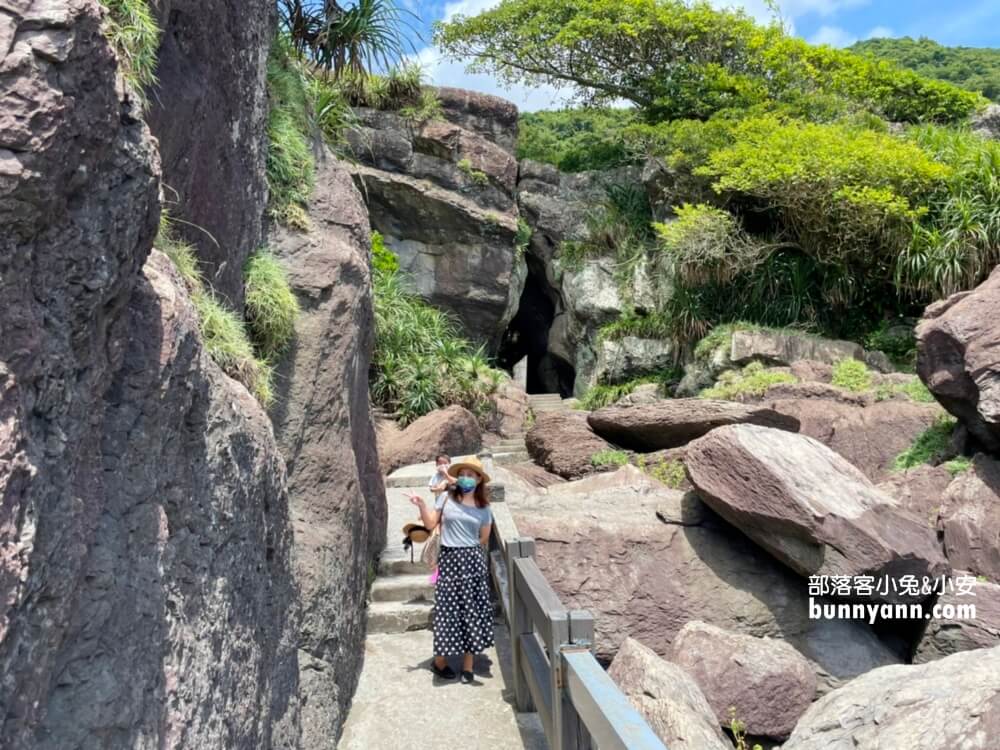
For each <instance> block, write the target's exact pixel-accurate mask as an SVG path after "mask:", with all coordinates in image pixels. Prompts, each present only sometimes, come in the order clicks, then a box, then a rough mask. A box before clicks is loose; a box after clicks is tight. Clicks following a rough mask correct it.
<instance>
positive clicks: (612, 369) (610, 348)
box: [593, 336, 677, 383]
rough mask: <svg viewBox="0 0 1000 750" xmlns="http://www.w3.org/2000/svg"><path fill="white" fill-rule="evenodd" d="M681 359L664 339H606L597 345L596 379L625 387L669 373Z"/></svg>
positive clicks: (594, 375)
mask: <svg viewBox="0 0 1000 750" xmlns="http://www.w3.org/2000/svg"><path fill="white" fill-rule="evenodd" d="M676 357H677V354H676V351H675V349H674V346H673V344H672V343H671V342H669V341H664V340H663V339H648V338H640V337H638V336H624V337H622V338H621V339H604V340H602V341H601V342H599V343H598V345H597V362H596V364H595V366H594V373H593V377H594V379H595V380H596V381H597V382H600V383H622V382H625V381H627V380H635V379H636V378H638V377H641V376H643V375H649V374H651V373H655V372H660V371H663V370H667V369H669V368H670V367H671V366H672V365H673V364H674V362H675V360H676Z"/></svg>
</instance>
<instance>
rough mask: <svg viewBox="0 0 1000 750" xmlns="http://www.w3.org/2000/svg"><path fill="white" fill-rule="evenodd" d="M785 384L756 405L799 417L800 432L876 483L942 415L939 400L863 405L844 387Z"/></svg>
mask: <svg viewBox="0 0 1000 750" xmlns="http://www.w3.org/2000/svg"><path fill="white" fill-rule="evenodd" d="M805 385H808V386H813V385H815V384H811V383H810V384H805ZM785 388H788V387H787V386H779V387H777V388H772V389H770V390H769V391H768V392H767V394H766V395H765V397H764V399H763V400H761V402H760V404H759V405H761V406H766V407H768V408H770V409H773V410H774V411H776V412H778V413H780V414H784V415H785V416H788V417H791V418H793V419H796V420H798V422H799V433H800V434H802V435H808V436H809V437H811V438H815V439H816V440H818V441H819V442H821V443H823V445H825V446H827V447H828V448H832V449H833V450H834V451H836V452H837V453H839V454H840V455H841V456H843V457H844V458H846V459H847V460H848V461H850V463H851V464H852V465H853V466H854V467H855V468H857V469H860V470H861V472H862V473H863V474H864V475H865V476H867V477H868V478H869V479H871V480H872V481H875V482H881V481H883V480H885V479H888V478H889V477H890V476H891V475H892V469H893V464H894V463H895V461H896V457H897V456H898V455H899V454H900V453H902V452H903V451H905V450H907V449H908V448H909V447H910V446H911V445H912V444H913V441H914V440H916V439H917V437H919V436H920V434H921V433H922V432H924V430H926V429H927V428H928V427H930V426H931V425H933V424H934V422H935V421H936V420H937V419H938V418H939V417H940V416H942V414H943V412H942V410H941V408H940V407H939V406H938V405H937V404H922V403H914V402H910V401H897V400H891V401H879V402H876V403H873V404H868V405H865V404H864V403H863V402H861V403H857V402H855V401H854V400H853V399H851V398H850V396H849V395H847V392H842V393H843V394H845V395H844V396H842V397H833V398H802V395H803V393H802V389H801V388H799V389H792V388H789V390H785ZM788 396H792V397H791V398H789V397H788Z"/></svg>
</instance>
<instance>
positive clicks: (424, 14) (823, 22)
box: [399, 0, 1000, 110]
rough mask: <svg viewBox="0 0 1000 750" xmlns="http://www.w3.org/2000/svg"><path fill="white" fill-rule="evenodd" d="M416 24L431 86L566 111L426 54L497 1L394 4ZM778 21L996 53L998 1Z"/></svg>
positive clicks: (797, 10)
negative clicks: (437, 26)
mask: <svg viewBox="0 0 1000 750" xmlns="http://www.w3.org/2000/svg"><path fill="white" fill-rule="evenodd" d="M399 2H400V4H401V5H403V6H404V7H408V8H409V9H410V10H412V11H413V12H414V13H415V14H417V15H418V16H419V17H420V19H421V20H420V23H419V24H417V26H418V27H419V29H420V31H421V34H422V35H423V37H424V39H425V41H424V42H423V43H421V42H420V41H415V45H416V47H417V49H418V50H419V52H418V58H419V60H420V62H421V64H422V65H423V66H424V68H425V70H426V72H427V75H428V77H429V78H430V80H431V82H433V83H435V84H438V85H441V86H459V87H461V88H471V89H475V90H478V91H485V92H488V93H493V94H499V95H500V96H504V97H506V98H508V99H511V100H512V101H513V102H514V103H515V104H517V105H518V106H519V107H520V108H521V109H524V110H535V109H545V108H549V107H556V106H559V105H560V104H562V103H565V101H566V100H567V97H568V93H567V92H560V91H557V90H554V89H530V90H529V89H522V88H514V89H504V88H502V87H501V86H500V85H499V84H498V83H497V82H496V81H495V80H493V79H492V78H490V77H488V76H482V75H470V74H468V73H466V72H465V70H464V68H465V66H464V64H462V63H458V62H452V61H443V60H441V59H440V56H439V55H438V54H437V53H436V51H435V50H434V49H433V48H431V47H430V46H429V44H430V26H431V24H432V23H433V22H434V21H439V20H442V19H445V18H450V17H452V16H454V15H455V14H459V13H461V14H466V15H474V14H475V13H477V12H479V11H481V10H484V9H486V8H489V7H492V6H494V5H496V4H497V2H498V0H452V1H450V2H443V1H441V0H432V1H430V2H427V1H421V0H399ZM712 3H713V5H717V6H719V7H734V6H735V7H742V8H744V9H745V10H746V11H747V12H749V13H750V14H751V15H753V16H755V17H757V18H761V19H767V18H770V11H768V10H767V8H766V6H765V3H764V1H763V0H745V2H733V1H732V0H712ZM780 6H781V10H782V15H783V16H784V19H785V21H786V23H787V24H788V26H789V27H790V28H791V29H792V31H793V32H794V33H795V34H797V35H798V36H801V37H802V38H803V39H806V40H808V41H810V42H814V43H822V44H830V45H833V46H835V47H843V46H847V45H849V44H852V43H853V42H855V41H857V40H858V39H868V38H870V37H873V36H888V37H898V36H912V37H920V36H928V37H930V38H932V39H934V40H936V41H938V42H941V43H942V44H947V45H963V46H967V47H998V46H1000V0H953V2H950V3H947V4H945V3H942V2H940V0H937V1H936V2H935V1H932V0H908V1H907V2H903V0H892V1H891V2H877V1H876V0H783V1H782V2H780Z"/></svg>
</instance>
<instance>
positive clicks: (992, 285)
mask: <svg viewBox="0 0 1000 750" xmlns="http://www.w3.org/2000/svg"><path fill="white" fill-rule="evenodd" d="M998 317H1000V267H998V268H996V269H995V270H994V271H993V273H992V274H991V275H990V277H989V278H988V279H987V280H986V281H984V282H983V283H982V284H980V285H979V286H978V287H976V288H975V289H974V290H972V291H971V292H960V293H958V294H953V295H952V296H951V297H948V299H946V300H942V301H941V302H936V303H935V304H933V305H931V306H930V307H928V308H927V310H926V311H925V312H924V318H923V320H921V322H920V325H918V326H917V373H918V374H919V375H920V378H921V380H923V381H924V383H926V385H927V387H928V388H929V389H930V391H931V393H933V394H934V397H935V398H936V399H937V400H938V401H940V402H941V405H942V406H944V408H945V409H947V410H948V411H949V412H951V413H952V414H954V415H955V416H956V417H958V419H959V420H961V421H962V423H963V424H965V426H966V427H968V429H969V432H970V433H971V434H972V436H973V437H974V438H975V439H976V440H978V441H979V442H980V444H981V445H982V446H983V447H984V448H985V449H986V450H988V451H990V452H992V453H994V454H998V455H1000V327H998V326H997V325H996V324H995V323H996V320H997V319H998Z"/></svg>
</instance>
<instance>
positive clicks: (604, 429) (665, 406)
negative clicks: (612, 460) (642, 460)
mask: <svg viewBox="0 0 1000 750" xmlns="http://www.w3.org/2000/svg"><path fill="white" fill-rule="evenodd" d="M587 422H588V423H589V424H590V426H591V428H592V429H593V430H594V432H596V433H597V434H598V435H600V436H601V437H603V438H604V439H605V440H609V441H610V442H612V443H615V444H616V445H621V446H623V447H625V448H629V449H631V450H638V451H656V450H662V449H664V448H677V447H678V446H682V445H686V444H687V443H689V442H691V441H692V440H694V439H695V438H699V437H701V436H702V435H705V434H706V433H708V432H710V431H711V430H714V429H715V428H716V427H720V426H722V425H730V424H742V423H747V424H756V425H761V426H764V427H773V428H776V429H781V430H791V431H793V432H794V431H796V430H798V427H799V422H798V420H797V419H795V418H793V417H789V416H786V415H784V414H779V413H778V412H776V411H774V410H772V409H769V408H767V407H762V406H751V405H744V404H738V403H736V402H733V401H716V400H711V399H701V398H678V399H663V400H660V401H656V402H655V403H652V404H644V405H639V406H617V405H616V406H608V407H605V408H604V409H598V410H597V411H595V412H592V413H591V414H590V415H589V416H588V417H587Z"/></svg>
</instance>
